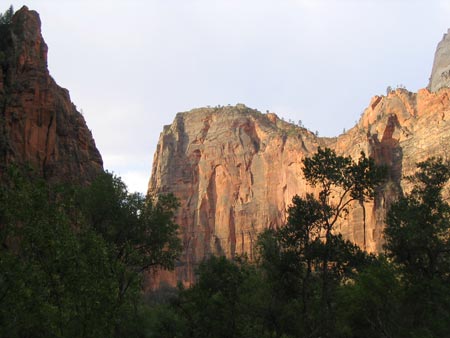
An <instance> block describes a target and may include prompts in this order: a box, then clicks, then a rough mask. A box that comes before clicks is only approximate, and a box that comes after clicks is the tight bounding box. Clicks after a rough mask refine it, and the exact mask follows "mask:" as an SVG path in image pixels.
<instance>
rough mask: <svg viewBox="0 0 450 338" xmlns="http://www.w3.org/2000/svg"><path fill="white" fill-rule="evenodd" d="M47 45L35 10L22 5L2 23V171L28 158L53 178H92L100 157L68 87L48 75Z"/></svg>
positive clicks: (0, 152) (39, 171)
mask: <svg viewBox="0 0 450 338" xmlns="http://www.w3.org/2000/svg"><path fill="white" fill-rule="evenodd" d="M47 50H48V48H47V45H46V44H45V42H44V39H43V38H42V35H41V22H40V19H39V15H38V14H37V13H36V12H35V11H30V10H28V8H27V7H23V8H21V9H20V10H19V11H18V12H17V13H16V14H15V15H14V17H13V19H12V23H11V24H9V25H0V64H1V67H0V158H1V160H0V163H1V166H0V173H1V171H2V170H4V168H5V166H7V165H8V164H10V163H13V162H14V163H26V164H28V165H31V166H32V167H34V169H35V170H36V171H37V172H38V173H39V174H41V175H42V176H43V177H45V178H47V179H49V180H58V181H61V180H62V181H73V182H80V183H83V182H88V181H90V180H92V179H93V178H94V177H95V175H96V174H98V172H100V171H101V170H102V166H103V164H102V159H101V156H100V154H99V152H98V150H97V148H96V146H95V142H94V139H93V138H92V134H91V132H90V130H89V129H88V128H87V126H86V122H85V120H84V118H83V116H82V115H81V114H80V113H79V112H78V111H77V110H76V107H75V106H74V104H73V103H72V102H71V101H70V97H69V92H68V91H67V90H66V89H63V88H61V87H59V86H58V85H57V84H56V83H55V81H54V80H53V78H52V77H51V76H50V74H49V71H48V69H47ZM68 66H71V65H68Z"/></svg>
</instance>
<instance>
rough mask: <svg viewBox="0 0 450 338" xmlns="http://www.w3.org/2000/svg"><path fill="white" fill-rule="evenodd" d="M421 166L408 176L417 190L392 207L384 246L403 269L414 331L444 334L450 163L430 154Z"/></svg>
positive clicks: (448, 316) (448, 296) (449, 303)
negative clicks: (444, 192)
mask: <svg viewBox="0 0 450 338" xmlns="http://www.w3.org/2000/svg"><path fill="white" fill-rule="evenodd" d="M417 167H418V169H419V170H418V172H417V173H416V174H414V175H413V176H411V177H409V178H408V180H409V181H411V182H412V183H413V184H414V187H413V189H412V191H411V192H410V193H409V194H407V195H406V196H404V197H402V198H400V199H399V200H398V201H397V203H395V204H394V205H393V206H392V207H391V209H390V210H389V213H388V216H387V228H386V230H385V237H386V245H385V248H386V251H387V254H388V257H390V258H391V259H392V260H393V262H395V263H396V264H397V265H398V267H399V269H400V271H401V272H402V278H401V281H402V283H403V286H404V292H405V297H404V299H403V303H404V304H405V312H406V313H407V314H408V315H407V316H406V318H408V319H409V320H410V321H409V322H408V323H405V325H409V326H410V327H411V331H410V333H409V334H410V335H411V336H417V337H419V336H422V337H444V336H446V334H448V332H449V330H450V310H449V309H450V205H449V204H448V202H447V200H446V199H445V198H444V197H443V189H444V187H445V186H446V184H447V183H448V181H449V179H450V166H449V164H448V163H445V162H444V161H443V160H442V159H439V158H438V159H436V158H431V159H429V160H427V161H425V162H421V163H418V164H417ZM447 193H448V192H447Z"/></svg>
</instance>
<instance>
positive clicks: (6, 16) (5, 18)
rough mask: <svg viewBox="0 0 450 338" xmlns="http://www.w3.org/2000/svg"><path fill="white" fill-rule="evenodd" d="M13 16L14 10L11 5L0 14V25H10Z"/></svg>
mask: <svg viewBox="0 0 450 338" xmlns="http://www.w3.org/2000/svg"><path fill="white" fill-rule="evenodd" d="M13 15H14V8H13V6H12V5H11V6H9V8H8V9H7V10H6V11H5V12H4V13H3V14H1V13H0V25H9V24H10V23H11V20H12V17H13Z"/></svg>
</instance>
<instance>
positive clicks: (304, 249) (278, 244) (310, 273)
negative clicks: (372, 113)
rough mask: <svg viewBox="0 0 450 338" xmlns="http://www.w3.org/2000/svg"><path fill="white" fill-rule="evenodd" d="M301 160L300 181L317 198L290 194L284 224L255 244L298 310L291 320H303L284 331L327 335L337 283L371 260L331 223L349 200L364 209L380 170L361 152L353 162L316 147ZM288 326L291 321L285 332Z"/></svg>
mask: <svg viewBox="0 0 450 338" xmlns="http://www.w3.org/2000/svg"><path fill="white" fill-rule="evenodd" d="M303 164H304V169H303V174H304V176H305V179H306V180H307V182H308V183H309V184H310V185H311V186H313V187H316V188H318V190H319V193H318V197H317V198H316V197H315V196H313V195H312V194H307V195H306V196H305V197H303V198H302V197H299V196H295V197H294V198H293V204H292V205H291V206H290V207H289V209H288V221H287V223H286V225H285V226H284V227H282V228H281V229H279V230H277V231H275V232H273V238H272V239H271V236H270V231H269V232H268V233H266V234H264V236H263V237H261V239H262V240H261V241H260V244H259V245H260V248H261V257H262V261H263V267H264V268H265V269H266V271H268V276H269V278H272V280H273V282H272V283H273V285H274V286H276V285H277V284H278V283H281V286H282V287H281V290H282V291H281V293H284V292H286V294H285V295H284V297H285V299H286V300H287V299H289V298H290V299H291V301H289V303H291V304H292V305H293V306H295V307H296V308H298V310H299V311H300V312H301V314H302V315H301V316H300V319H298V320H296V321H295V322H296V323H299V322H300V323H301V322H302V321H303V323H301V324H300V325H299V327H300V330H303V331H301V332H300V333H299V331H297V333H295V332H291V331H288V332H289V334H292V335H294V334H300V335H307V336H320V335H322V336H329V335H331V334H332V331H333V320H334V319H333V318H334V310H333V304H334V302H333V299H334V297H335V296H334V293H335V291H336V289H337V287H338V286H339V285H340V283H342V282H343V281H344V280H345V279H348V278H351V276H353V275H354V273H355V272H356V271H357V270H358V269H359V268H361V267H362V266H365V265H367V264H368V262H370V260H371V259H373V258H371V257H370V256H367V255H366V254H365V253H363V252H362V251H361V250H360V249H359V248H358V247H357V246H356V245H354V244H352V243H350V242H348V241H345V240H343V238H342V236H340V235H336V233H335V232H336V225H337V222H338V221H339V219H340V218H342V217H345V216H346V215H347V214H348V213H349V211H350V207H351V206H352V204H353V203H358V204H359V205H360V206H361V207H363V209H364V203H365V202H366V201H368V200H370V199H372V198H373V197H374V194H375V189H376V187H377V186H378V185H379V184H380V183H381V182H382V179H383V177H384V170H383V169H382V168H380V167H377V166H376V165H375V163H374V161H373V160H372V159H369V158H367V157H366V156H365V155H364V154H363V153H362V154H361V157H360V158H359V160H358V161H357V162H354V161H353V160H352V159H351V157H344V156H338V155H336V153H335V152H334V151H332V150H330V149H321V148H319V149H318V152H317V153H316V154H315V155H314V156H312V157H311V158H305V159H304V160H303ZM277 288H278V287H275V290H274V292H278V291H276V289H277ZM280 296H281V297H283V295H282V294H280ZM293 300H295V301H293ZM292 320H294V319H293V318H292V319H291V322H292ZM291 328H293V325H290V327H288V330H289V329H291Z"/></svg>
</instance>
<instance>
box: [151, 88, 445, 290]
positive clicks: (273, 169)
mask: <svg viewBox="0 0 450 338" xmlns="http://www.w3.org/2000/svg"><path fill="white" fill-rule="evenodd" d="M449 95H450V89H441V90H440V91H438V92H437V93H430V92H429V91H428V90H426V89H424V90H420V91H419V92H418V93H417V94H416V93H411V92H408V91H406V90H404V89H397V90H396V91H393V92H391V93H390V94H389V95H388V96H376V97H374V98H373V99H372V101H371V103H370V104H369V107H368V108H367V109H366V110H365V111H364V114H363V115H362V117H361V119H360V121H359V122H358V124H357V125H356V126H355V127H354V128H352V129H351V130H349V131H348V132H347V133H345V134H343V135H341V136H339V137H338V138H319V137H316V136H315V135H314V134H313V133H311V132H309V131H308V130H306V129H304V128H301V127H298V126H294V125H292V124H289V123H286V122H284V121H281V120H280V119H278V117H276V115H275V114H261V113H259V112H257V111H256V110H252V109H249V108H247V107H245V106H243V105H237V106H236V107H223V108H202V109H195V110H192V111H190V112H187V113H179V114H177V116H176V118H175V120H174V122H173V123H172V125H170V126H166V127H165V128H164V131H163V132H162V133H161V137H160V140H159V143H158V146H157V150H156V153H155V156H154V162H153V170H152V176H151V179H150V182H149V193H152V194H155V193H156V194H157V193H165V192H172V193H174V194H175V195H176V196H177V197H178V198H179V200H180V202H181V207H180V209H179V212H178V216H177V222H178V224H180V225H181V228H182V239H183V244H184V254H183V257H182V259H181V262H180V266H179V267H178V268H177V270H176V274H175V275H172V276H171V277H170V278H165V279H166V280H170V281H172V282H174V281H175V280H178V281H184V282H186V283H190V282H191V281H193V280H194V268H195V266H196V265H197V264H198V263H199V262H200V261H201V260H202V259H203V258H204V257H207V256H208V255H210V254H223V255H226V256H228V257H233V256H235V255H236V254H241V253H247V254H248V256H249V257H250V258H253V256H254V251H253V250H254V244H255V241H256V238H257V235H258V233H260V232H261V231H262V230H263V229H266V228H272V227H279V226H282V225H283V223H284V221H285V217H286V215H285V210H286V208H287V207H288V205H289V204H290V202H291V199H292V197H293V195H295V194H299V195H303V194H305V193H306V192H308V191H311V188H310V187H309V186H308V185H307V184H306V182H305V180H304V178H303V176H302V171H301V167H302V166H301V161H302V159H303V158H304V157H305V156H311V155H312V154H314V153H315V151H316V149H317V147H318V146H322V147H325V146H328V147H331V148H334V149H335V150H336V151H337V152H338V153H340V154H345V155H351V156H352V157H354V158H357V157H358V156H359V154H360V152H361V151H364V152H365V153H366V154H369V155H370V156H373V157H374V158H375V159H376V161H377V162H378V163H380V164H387V165H389V167H390V171H389V181H388V183H387V184H386V185H385V186H384V187H383V189H381V190H380V193H379V194H378V197H377V198H376V200H375V201H374V202H373V203H371V204H370V205H368V206H367V208H366V214H367V215H366V217H367V225H366V228H365V229H364V228H363V221H362V220H363V218H362V217H363V214H362V208H360V207H358V206H357V205H356V206H354V208H353V210H352V211H351V214H350V215H349V217H347V219H345V220H343V221H342V222H341V223H340V225H339V230H340V232H341V233H342V234H343V235H344V236H345V237H346V238H348V239H350V240H352V241H354V242H356V243H357V244H359V245H360V246H363V247H365V248H366V249H367V250H368V251H380V250H381V247H382V242H383V240H382V230H383V227H384V216H385V212H386V208H388V206H389V204H390V203H391V202H392V201H393V200H394V199H395V198H396V197H397V196H398V194H399V193H400V192H401V191H402V190H404V189H409V186H408V185H407V182H406V181H405V180H403V177H404V176H405V175H410V174H411V173H412V172H413V170H414V168H415V163H416V162H418V161H422V160H424V159H426V158H428V157H430V156H438V155H439V156H446V154H447V151H450V148H449V144H450V143H449V141H450V136H449V135H450V122H449V120H450V116H449V113H450V104H449Z"/></svg>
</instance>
